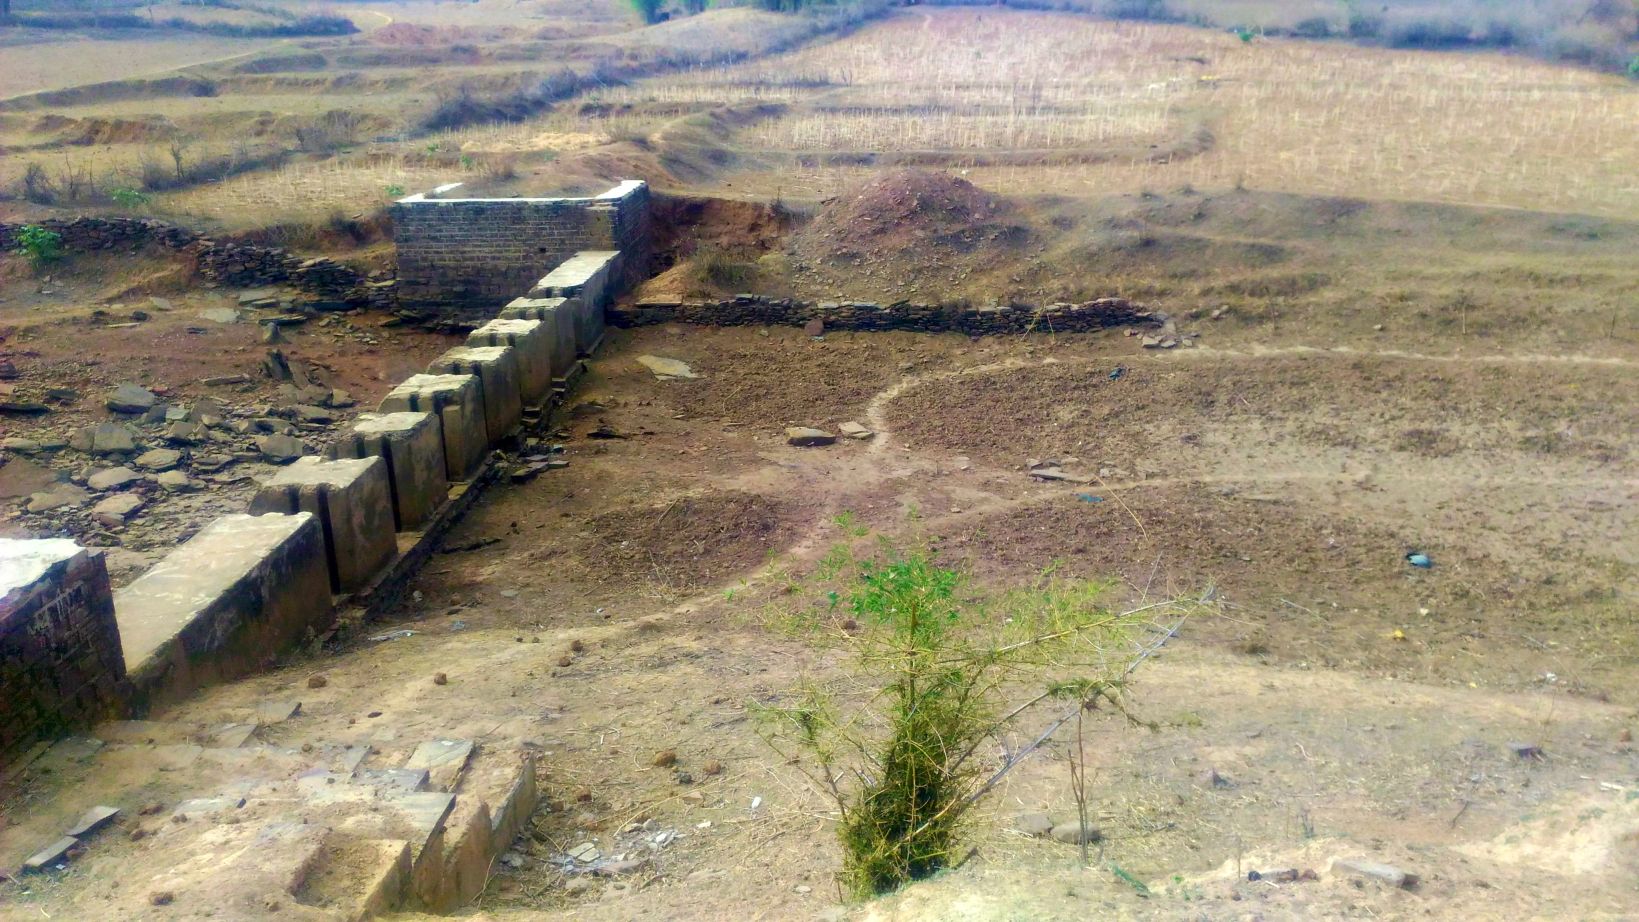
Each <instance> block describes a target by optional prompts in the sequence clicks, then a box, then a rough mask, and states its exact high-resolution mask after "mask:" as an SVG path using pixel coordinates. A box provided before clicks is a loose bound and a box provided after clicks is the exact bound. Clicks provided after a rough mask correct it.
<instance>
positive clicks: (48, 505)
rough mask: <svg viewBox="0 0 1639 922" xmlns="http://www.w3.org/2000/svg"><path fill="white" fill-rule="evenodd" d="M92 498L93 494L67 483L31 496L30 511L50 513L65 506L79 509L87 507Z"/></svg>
mask: <svg viewBox="0 0 1639 922" xmlns="http://www.w3.org/2000/svg"><path fill="white" fill-rule="evenodd" d="M90 498H91V494H89V493H87V492H85V491H84V490H82V489H80V488H79V487H76V486H74V485H73V484H69V483H65V484H63V485H62V486H59V487H54V488H53V489H50V490H47V491H44V492H41V493H35V494H32V495H31V496H29V498H28V511H30V512H50V511H51V510H53V509H61V508H63V507H64V506H70V507H74V508H78V507H80V506H83V505H85V503H86V500H88V499H90Z"/></svg>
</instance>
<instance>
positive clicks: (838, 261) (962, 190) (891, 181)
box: [787, 170, 1034, 300]
mask: <svg viewBox="0 0 1639 922" xmlns="http://www.w3.org/2000/svg"><path fill="white" fill-rule="evenodd" d="M1032 239H1034V234H1033V233H1032V232H1031V230H1030V227H1029V226H1028V224H1027V223H1026V222H1025V220H1024V218H1023V216H1022V215H1021V214H1020V212H1019V209H1018V208H1017V207H1016V206H1015V205H1014V204H1013V203H1012V202H1009V201H1007V200H1006V199H1003V198H1000V197H998V196H995V195H992V194H991V193H989V192H986V191H984V190H983V189H980V188H978V187H977V186H975V185H973V184H972V183H970V182H968V181H967V180H965V179H962V178H961V177H958V176H953V175H951V174H949V173H945V172H938V171H927V170H898V171H895V172H891V173H886V174H884V175H881V176H878V177H876V178H874V179H871V180H870V181H868V182H866V183H865V184H864V185H861V186H859V187H857V188H855V189H853V190H852V191H850V192H848V193H845V194H843V195H840V196H838V197H837V198H834V199H831V200H829V201H827V202H826V203H825V205H824V207H823V208H822V209H821V210H820V212H819V213H818V214H817V215H816V216H815V217H814V220H813V221H812V222H810V223H809V224H808V226H807V227H805V228H803V229H802V230H801V231H800V232H799V233H797V234H795V235H794V236H793V237H792V238H791V241H790V243H789V245H788V250H787V252H788V254H789V255H790V257H791V259H792V264H793V281H794V282H795V283H796V285H797V287H798V288H799V289H802V290H806V291H812V292H814V293H815V294H818V295H821V296H823V295H827V294H840V295H844V296H847V297H857V298H863V297H871V298H877V299H883V298H887V299H890V300H891V299H896V298H900V297H906V298H915V299H920V300H931V299H932V297H935V296H949V295H955V294H959V293H961V292H962V291H964V290H965V289H966V288H967V284H966V283H968V282H969V281H970V280H971V279H970V277H971V276H974V275H976V274H977V275H980V276H983V275H985V274H988V273H991V272H994V271H995V270H997V269H998V268H999V267H1001V266H1002V265H1003V264H1004V263H1007V262H1009V261H1011V260H1014V259H1015V258H1016V254H1017V251H1018V250H1020V249H1022V248H1023V247H1025V246H1027V245H1028V244H1029V243H1030V242H1031V241H1032Z"/></svg>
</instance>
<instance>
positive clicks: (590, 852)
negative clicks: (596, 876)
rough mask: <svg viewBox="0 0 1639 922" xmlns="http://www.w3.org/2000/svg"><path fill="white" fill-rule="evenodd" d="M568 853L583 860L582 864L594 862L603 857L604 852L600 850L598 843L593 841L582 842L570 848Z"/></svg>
mask: <svg viewBox="0 0 1639 922" xmlns="http://www.w3.org/2000/svg"><path fill="white" fill-rule="evenodd" d="M568 854H569V857H571V858H573V859H575V860H576V861H579V862H581V863H582V864H591V863H592V862H594V861H596V860H598V859H599V858H601V857H603V853H602V852H600V851H598V847H597V845H596V844H595V843H592V842H582V843H581V844H579V845H577V846H575V847H574V848H572V849H570V850H569V853H568Z"/></svg>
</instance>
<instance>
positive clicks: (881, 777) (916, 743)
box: [755, 545, 1171, 898]
mask: <svg viewBox="0 0 1639 922" xmlns="http://www.w3.org/2000/svg"><path fill="white" fill-rule="evenodd" d="M819 576H820V578H822V579H837V578H840V579H841V580H842V585H843V586H850V585H851V586H852V587H853V588H852V590H851V591H850V592H848V593H847V595H846V597H844V595H843V594H842V593H841V592H840V591H835V590H834V591H831V592H826V593H823V594H822V595H821V596H820V597H819V598H816V599H815V600H814V603H815V611H817V612H820V613H821V616H822V617H832V618H837V617H840V615H841V612H839V611H837V609H839V608H843V607H844V606H845V609H844V610H845V612H846V613H847V614H849V615H851V616H852V617H851V618H849V619H848V622H847V626H845V628H844V629H845V630H850V629H851V630H853V631H855V632H856V633H855V634H853V635H849V636H850V638H851V639H850V640H849V644H850V645H851V646H853V647H854V652H855V653H856V654H857V662H858V665H859V666H860V669H861V672H862V673H863V674H864V681H863V685H864V687H865V688H867V689H870V690H872V691H870V692H869V694H870V700H868V701H865V702H863V703H855V704H842V703H839V702H838V701H837V700H836V699H835V698H834V697H833V696H831V695H830V694H829V693H827V691H826V690H824V689H821V688H812V689H805V690H803V691H801V692H800V693H799V694H798V695H797V696H796V697H795V700H794V701H792V702H791V703H790V704H788V705H786V706H777V705H764V704H758V705H755V708H756V710H757V713H758V716H759V717H760V718H762V719H763V723H762V724H761V726H762V728H763V730H764V735H765V738H766V739H768V740H769V742H770V744H771V745H773V746H774V747H775V748H776V749H780V748H781V747H782V744H783V743H786V742H790V743H794V744H795V745H796V747H797V748H798V749H799V750H801V751H802V752H803V753H805V754H806V757H802V758H798V759H797V760H796V761H795V763H794V764H796V765H798V766H799V767H800V768H801V769H802V770H803V771H804V772H806V773H807V774H808V776H809V777H810V778H811V779H812V780H813V781H814V782H815V783H816V784H817V786H818V787H819V788H820V789H821V790H822V791H824V792H825V793H826V794H827V795H828V796H830V797H831V798H832V799H833V800H834V801H835V802H836V804H837V807H838V810H839V815H840V819H839V821H838V829H837V833H838V837H839V839H840V840H841V843H842V846H843V867H842V873H841V883H842V885H843V888H844V889H845V890H846V891H847V892H848V893H850V894H852V895H853V896H855V897H859V898H866V897H871V896H876V895H879V894H883V893H887V892H889V891H891V890H894V889H896V888H897V887H899V886H901V885H903V884H905V883H907V882H909V881H913V880H918V879H921V878H924V877H927V876H928V875H930V874H932V873H934V872H936V871H938V870H940V869H942V868H946V867H949V866H951V864H952V863H953V862H954V860H955V858H956V856H957V851H958V848H959V845H960V842H959V838H960V834H961V830H962V824H963V821H964V820H965V818H966V817H967V814H968V811H969V810H970V809H972V807H973V806H974V805H975V804H976V803H977V802H978V801H979V800H980V799H981V798H982V797H983V796H984V795H985V794H986V793H987V792H988V791H989V790H991V788H992V787H993V786H994V785H995V784H996V783H997V782H998V781H999V780H1000V779H1001V778H1002V777H1003V776H1005V775H1006V774H1007V772H1008V771H1010V770H1011V769H1012V767H1013V766H1015V765H1017V764H1019V762H1021V761H1022V760H1023V759H1024V758H1026V757H1027V756H1028V755H1029V753H1030V752H1031V751H1033V750H1034V749H1035V748H1036V747H1037V746H1039V745H1041V744H1042V743H1044V742H1045V741H1046V740H1048V739H1049V738H1051V737H1052V735H1053V734H1054V733H1055V732H1056V731H1057V730H1058V729H1059V728H1062V727H1064V726H1066V725H1067V724H1069V723H1070V722H1071V721H1072V720H1075V719H1077V718H1078V717H1079V716H1080V715H1082V714H1085V713H1089V712H1091V711H1093V710H1096V709H1098V708H1099V707H1100V706H1101V705H1108V706H1110V707H1113V708H1115V709H1116V710H1118V711H1120V712H1121V713H1123V714H1124V713H1125V710H1124V709H1123V708H1122V705H1121V701H1120V695H1121V689H1122V686H1123V682H1124V680H1125V677H1126V675H1127V674H1128V673H1129V672H1130V671H1131V669H1132V666H1133V665H1135V663H1134V661H1133V660H1132V653H1131V647H1130V644H1131V639H1132V635H1133V633H1134V632H1135V631H1136V629H1137V627H1138V625H1139V623H1140V620H1141V618H1140V615H1139V611H1142V610H1139V611H1132V612H1114V611H1111V610H1110V609H1108V608H1106V607H1104V606H1102V605H1101V604H1100V598H1101V597H1102V596H1103V595H1104V594H1105V592H1106V590H1107V588H1108V587H1107V586H1106V585H1104V584H1099V583H1093V582H1088V581H1082V580H1070V579H1064V578H1060V577H1047V578H1045V580H1044V582H1043V583H1041V584H1038V585H1035V586H1032V587H1029V588H1026V589H1022V590H1018V591H1012V592H1006V593H1002V594H1001V595H1000V596H999V597H998V598H996V599H995V604H994V605H991V604H986V603H985V602H983V601H979V600H974V599H972V598H971V597H968V596H967V595H966V590H967V585H966V581H965V580H964V578H963V577H962V576H961V575H960V574H959V573H957V572H956V571H954V570H951V569H948V568H945V567H941V566H939V565H937V564H936V563H935V562H934V561H933V559H932V557H931V556H930V555H929V554H928V553H927V552H925V551H914V552H908V553H906V552H901V551H899V550H897V549H896V548H894V547H892V546H886V547H885V548H884V550H883V552H882V554H881V556H880V557H879V558H878V559H875V560H870V561H866V562H863V563H856V562H854V560H853V558H852V554H851V552H850V551H849V549H848V546H847V545H840V546H839V547H838V548H836V549H834V550H833V551H832V553H831V554H830V555H828V556H827V557H826V559H825V563H824V564H822V567H821V571H820V574H819ZM1170 604H1171V603H1162V604H1161V605H1159V606H1154V607H1151V609H1150V610H1153V609H1154V608H1161V607H1168V606H1170ZM841 681H843V682H846V686H845V687H847V688H850V689H855V688H859V687H860V685H859V684H858V683H856V682H855V681H854V677H852V676H850V677H848V678H847V679H845V680H841ZM1042 706H1053V709H1054V710H1055V711H1060V712H1062V713H1061V714H1060V715H1059V716H1057V717H1056V718H1055V719H1053V720H1050V721H1048V723H1047V729H1046V730H1045V731H1044V732H1041V733H1039V734H1038V733H1036V732H1035V730H1036V728H1035V727H1031V728H1030V729H1031V731H1032V732H1031V734H1030V736H1031V738H1034V739H1035V740H1036V743H1035V744H1033V745H1031V746H1028V747H1025V748H1024V749H1022V750H1016V751H1015V752H1014V753H1013V755H1012V756H1011V757H1009V758H1008V759H1007V760H1006V761H1005V762H1004V763H1003V765H1002V766H1001V767H1000V768H999V769H997V768H996V767H995V766H994V764H993V763H991V756H990V753H991V752H993V747H992V746H990V745H987V744H989V743H991V742H992V741H993V740H995V739H996V737H997V736H999V735H1000V734H1002V733H1004V732H1007V731H1010V730H1012V729H1014V728H1015V727H1018V726H1019V724H1020V721H1021V720H1022V719H1023V718H1026V717H1028V716H1029V715H1032V714H1035V713H1037V711H1038V710H1039V709H1040V708H1041V707H1042ZM782 754H786V753H784V752H783V751H782ZM789 757H790V756H788V758H789ZM1079 799H1080V798H1079V796H1078V800H1079Z"/></svg>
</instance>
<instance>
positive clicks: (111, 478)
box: [85, 467, 142, 490]
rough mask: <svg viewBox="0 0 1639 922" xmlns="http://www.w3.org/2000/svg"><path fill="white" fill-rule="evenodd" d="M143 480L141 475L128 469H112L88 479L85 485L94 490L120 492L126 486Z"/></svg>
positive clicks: (97, 473) (99, 472)
mask: <svg viewBox="0 0 1639 922" xmlns="http://www.w3.org/2000/svg"><path fill="white" fill-rule="evenodd" d="M141 479H142V475H141V474H138V473H137V472H136V471H133V470H131V469H130V468H128V467H111V468H108V469H107V470H103V471H98V472H96V473H95V474H92V475H91V476H90V477H87V478H86V481H85V483H86V486H88V487H90V488H91V489H93V490H118V489H119V488H120V487H123V486H125V485H126V484H129V483H132V482H133V481H137V480H141Z"/></svg>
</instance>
